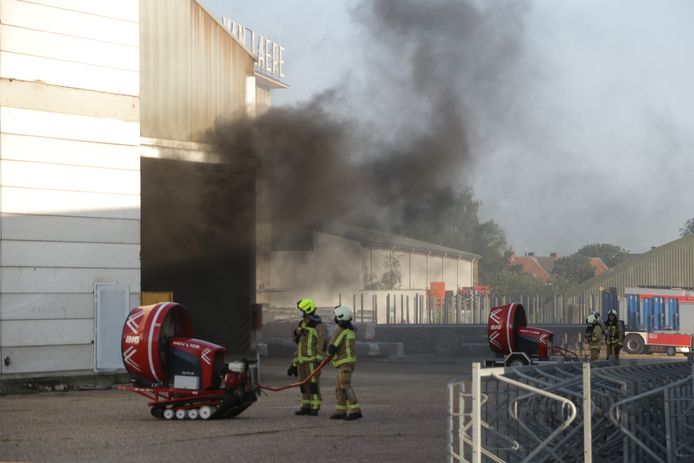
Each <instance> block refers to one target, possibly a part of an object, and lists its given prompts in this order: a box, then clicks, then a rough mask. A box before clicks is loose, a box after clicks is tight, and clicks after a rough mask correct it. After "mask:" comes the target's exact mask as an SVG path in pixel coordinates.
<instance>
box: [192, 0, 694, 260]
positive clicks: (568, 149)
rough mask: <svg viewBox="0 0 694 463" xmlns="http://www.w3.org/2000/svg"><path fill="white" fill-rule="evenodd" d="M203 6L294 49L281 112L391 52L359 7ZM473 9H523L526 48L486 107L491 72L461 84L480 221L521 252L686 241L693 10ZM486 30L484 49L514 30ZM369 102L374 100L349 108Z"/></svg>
mask: <svg viewBox="0 0 694 463" xmlns="http://www.w3.org/2000/svg"><path fill="white" fill-rule="evenodd" d="M374 1H375V0H374ZM202 3H203V4H204V5H205V6H206V7H207V8H208V9H209V10H210V12H211V13H212V14H214V15H215V16H217V17H221V16H222V15H225V16H228V17H230V18H231V19H234V20H238V21H240V22H241V23H242V24H244V25H246V26H247V27H249V28H251V29H254V30H256V31H257V32H259V33H261V34H263V35H266V36H268V37H271V38H272V39H274V40H276V41H278V42H280V43H282V44H283V45H284V46H285V56H284V59H285V74H286V79H285V81H286V82H287V83H288V84H289V85H290V88H289V89H287V90H281V91H277V92H276V93H275V95H274V97H273V100H274V104H275V105H283V104H292V103H297V102H302V101H306V100H307V99H309V98H311V96H313V95H314V94H316V93H319V92H321V91H324V90H326V89H330V88H334V87H337V88H347V87H351V86H355V85H358V84H359V83H360V82H374V81H375V80H374V79H375V77H374V76H373V74H374V73H375V72H376V71H375V69H374V67H373V66H372V64H373V62H374V60H378V59H379V56H378V55H376V56H374V54H375V53H381V51H379V49H378V48H372V47H371V46H370V43H369V42H368V41H367V40H366V39H365V37H364V34H363V23H361V24H360V23H359V22H358V21H356V20H355V19H354V13H355V10H358V9H359V8H360V5H362V4H361V3H360V2H358V1H356V0H354V1H337V0H331V1H328V0H320V1H319V0H254V1H253V2H248V1H240V0H202ZM450 3H456V0H451V1H450ZM472 3H474V4H477V5H478V6H479V5H485V7H486V6H487V5H489V4H498V5H501V6H503V5H505V4H506V5H507V4H515V6H518V5H523V6H524V7H523V8H522V9H518V11H517V12H516V13H515V14H517V17H518V24H515V25H514V27H517V29H518V30H517V31H514V32H513V33H514V34H516V35H517V37H516V38H517V43H518V49H517V50H515V51H514V53H515V54H514V57H513V59H512V62H509V63H508V65H507V66H508V67H507V69H506V74H505V79H506V80H505V81H504V82H503V85H501V86H499V85H497V86H495V87H494V88H492V89H491V91H493V92H495V93H494V94H493V95H491V99H490V100H489V103H488V104H487V102H486V100H485V99H484V98H481V97H480V98H475V97H474V94H476V93H477V92H478V90H479V88H480V82H479V81H480V80H484V76H480V75H479V73H477V74H475V73H474V71H475V69H471V70H470V73H471V74H475V78H476V79H478V81H477V82H471V81H470V80H469V76H468V77H460V79H459V80H460V84H459V85H458V87H459V91H460V92H461V95H463V101H465V102H466V104H467V105H468V107H467V108H466V110H467V111H468V114H469V116H468V120H469V121H470V125H469V127H467V128H466V130H467V131H468V133H469V139H470V141H469V145H470V146H469V150H470V152H471V158H472V159H473V161H471V164H470V165H469V166H468V167H467V172H468V174H467V175H466V178H467V181H468V182H469V183H470V184H471V185H472V186H473V188H474V191H475V195H476V197H477V198H478V199H479V200H480V201H482V203H483V206H482V210H481V215H482V218H483V219H493V220H495V221H496V222H497V223H499V224H500V225H501V227H502V228H503V229H504V230H505V231H506V235H507V239H508V242H509V244H510V245H512V246H513V248H514V250H515V251H516V252H517V253H522V252H524V250H525V249H527V250H528V251H534V252H536V253H537V254H538V255H547V254H549V253H550V252H555V251H556V252H559V253H560V254H561V255H567V254H571V253H573V252H575V251H576V250H577V249H578V248H580V247H581V246H583V245H585V244H588V243H593V242H606V243H611V244H616V245H620V246H623V247H625V248H626V249H628V250H630V251H632V252H644V251H647V250H648V249H650V247H651V246H659V245H662V244H664V243H666V242H668V241H671V240H673V239H676V238H677V237H678V235H679V234H678V230H679V228H681V227H682V226H683V224H684V222H685V221H686V220H687V219H689V218H691V217H694V193H693V191H692V190H694V187H693V184H694V181H693V180H694V65H693V64H692V63H693V60H692V57H694V28H692V27H691V24H690V21H691V18H694V2H690V1H687V0H678V1H674V0H667V1H660V2H653V1H648V0H613V1H604V0H571V1H569V0H565V1H556V0H544V1H539V0H537V1H535V0H528V1H526V2H497V1H489V2H472ZM482 9H484V8H482ZM358 13H359V12H358V11H357V14H358ZM490 25H491V26H493V27H489V28H486V29H485V32H484V33H485V34H486V35H485V36H483V37H480V41H481V43H482V45H479V46H480V47H482V48H483V44H484V42H485V41H493V40H494V37H495V35H494V34H497V33H498V32H499V31H500V30H501V31H503V29H504V28H505V27H507V26H508V27H509V28H510V27H511V25H508V24H504V23H503V22H501V23H499V22H496V23H495V22H494V21H490ZM430 27H434V26H433V25H432V26H430ZM495 28H497V30H495ZM487 29H489V30H487ZM454 39H455V37H452V38H451V40H454ZM463 46H464V45H461V47H463ZM469 46H470V47H472V46H471V45H469ZM386 58H387V59H388V60H390V61H386V62H388V63H394V64H393V66H397V59H394V57H392V56H389V57H384V60H385V59H386ZM395 58H397V57H395ZM442 59H446V58H445V57H443V58H442ZM470 62H471V63H472V66H473V67H474V65H475V63H476V61H475V60H474V59H473V60H471V61H470ZM480 62H482V61H480ZM451 79H452V80H453V82H457V81H456V79H458V77H457V76H455V75H451ZM385 80H386V79H384V81H385ZM376 81H377V80H376ZM383 84H384V85H387V82H383ZM487 90H488V91H489V89H487ZM468 95H473V96H471V97H469V96H468ZM355 101H356V100H355ZM360 105H366V106H368V101H366V102H364V101H359V102H358V103H354V107H353V108H351V109H350V110H352V111H354V110H355V108H356V110H357V111H359V108H360V107H364V106H360ZM365 112H367V110H366V109H365ZM414 122H415V123H416V121H414Z"/></svg>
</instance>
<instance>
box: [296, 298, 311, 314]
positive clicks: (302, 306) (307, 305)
mask: <svg viewBox="0 0 694 463" xmlns="http://www.w3.org/2000/svg"><path fill="white" fill-rule="evenodd" d="M296 307H297V308H298V309H299V310H301V311H302V312H303V313H305V314H306V315H311V314H312V313H314V312H315V311H316V303H315V302H313V299H307V298H305V299H302V300H300V301H299V302H297V303H296Z"/></svg>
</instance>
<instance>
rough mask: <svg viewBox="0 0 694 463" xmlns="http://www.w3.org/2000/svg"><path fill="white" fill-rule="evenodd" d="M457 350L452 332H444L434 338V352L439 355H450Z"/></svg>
mask: <svg viewBox="0 0 694 463" xmlns="http://www.w3.org/2000/svg"><path fill="white" fill-rule="evenodd" d="M457 350H458V346H457V345H456V342H455V335H453V333H449V332H445V333H441V334H439V335H438V336H436V339H434V353H435V354H436V355H438V356H441V357H452V356H453V355H455V353H456V351H457Z"/></svg>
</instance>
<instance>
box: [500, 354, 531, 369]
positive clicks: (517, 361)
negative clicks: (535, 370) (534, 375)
mask: <svg viewBox="0 0 694 463" xmlns="http://www.w3.org/2000/svg"><path fill="white" fill-rule="evenodd" d="M525 365H530V359H529V358H528V356H527V354H525V353H522V352H512V353H511V354H509V355H508V356H507V357H506V358H505V359H504V366H507V367H522V366H525Z"/></svg>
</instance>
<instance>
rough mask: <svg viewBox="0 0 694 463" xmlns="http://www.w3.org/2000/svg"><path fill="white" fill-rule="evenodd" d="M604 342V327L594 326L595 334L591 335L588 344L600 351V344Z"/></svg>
mask: <svg viewBox="0 0 694 463" xmlns="http://www.w3.org/2000/svg"><path fill="white" fill-rule="evenodd" d="M601 341H602V327H601V326H600V325H595V326H593V332H592V333H591V336H590V339H589V340H588V344H590V348H591V349H600V342H601Z"/></svg>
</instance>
